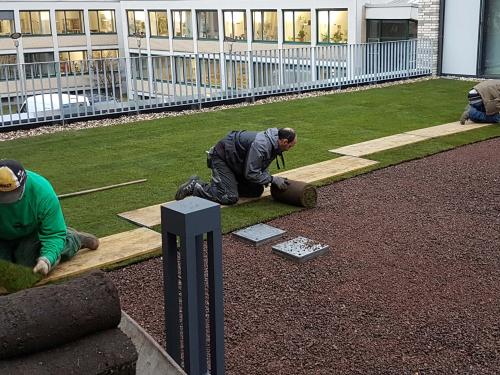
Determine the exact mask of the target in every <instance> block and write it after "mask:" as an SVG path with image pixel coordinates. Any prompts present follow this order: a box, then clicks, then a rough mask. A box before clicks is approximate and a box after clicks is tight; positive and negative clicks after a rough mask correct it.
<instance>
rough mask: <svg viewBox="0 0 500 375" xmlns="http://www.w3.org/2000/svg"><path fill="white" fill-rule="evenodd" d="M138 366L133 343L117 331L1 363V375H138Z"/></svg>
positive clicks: (99, 333) (109, 330) (106, 332)
mask: <svg viewBox="0 0 500 375" xmlns="http://www.w3.org/2000/svg"><path fill="white" fill-rule="evenodd" d="M136 362H137V351H136V349H135V346H134V344H133V343H132V340H130V338H129V337H128V336H127V335H125V334H124V333H123V332H122V331H120V330H119V329H118V328H113V329H108V330H106V331H101V332H97V333H93V334H91V335H88V336H85V337H83V338H80V339H78V340H76V341H73V342H70V343H67V344H65V345H61V346H58V347H56V348H52V349H47V350H44V351H41V352H37V353H33V354H29V355H25V356H22V357H15V358H10V359H4V360H0V374H9V375H26V374H34V375H68V374H72V375H104V374H113V375H135V374H136Z"/></svg>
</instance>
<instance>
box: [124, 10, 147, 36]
mask: <svg viewBox="0 0 500 375" xmlns="http://www.w3.org/2000/svg"><path fill="white" fill-rule="evenodd" d="M126 12H127V32H128V36H137V35H138V34H141V33H138V32H137V28H136V20H135V19H136V18H135V13H136V12H143V13H144V36H146V28H147V27H148V25H147V23H148V22H147V19H146V11H145V10H144V9H126ZM130 12H133V13H134V33H133V34H131V33H130V19H129V16H128V15H129V13H130Z"/></svg>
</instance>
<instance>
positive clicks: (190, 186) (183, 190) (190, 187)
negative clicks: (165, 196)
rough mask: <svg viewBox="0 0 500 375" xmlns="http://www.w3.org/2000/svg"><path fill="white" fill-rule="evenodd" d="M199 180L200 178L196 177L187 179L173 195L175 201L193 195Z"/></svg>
mask: <svg viewBox="0 0 500 375" xmlns="http://www.w3.org/2000/svg"><path fill="white" fill-rule="evenodd" d="M199 180H200V178H199V177H198V176H191V177H189V180H187V182H185V183H183V184H182V185H181V186H179V189H177V193H175V200H176V201H180V200H181V199H184V198H186V197H188V196H190V195H193V192H194V187H195V186H196V184H197V183H198V181H199Z"/></svg>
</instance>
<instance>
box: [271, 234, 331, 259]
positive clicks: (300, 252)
mask: <svg viewBox="0 0 500 375" xmlns="http://www.w3.org/2000/svg"><path fill="white" fill-rule="evenodd" d="M328 249H329V246H328V245H325V244H321V243H319V242H317V241H313V240H311V239H309V238H306V237H302V236H299V237H296V238H294V239H291V240H289V241H286V242H282V243H279V244H276V245H274V246H273V247H272V250H273V253H276V254H278V255H281V256H283V257H285V258H288V259H291V260H293V261H296V262H300V263H302V262H305V261H306V260H309V259H312V258H316V257H317V256H319V255H321V254H324V253H325V252H326V251H328Z"/></svg>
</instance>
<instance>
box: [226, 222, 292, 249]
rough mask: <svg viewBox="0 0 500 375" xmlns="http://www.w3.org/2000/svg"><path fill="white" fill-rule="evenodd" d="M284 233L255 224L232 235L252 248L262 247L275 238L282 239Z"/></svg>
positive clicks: (265, 225) (264, 225)
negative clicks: (249, 244) (252, 246)
mask: <svg viewBox="0 0 500 375" xmlns="http://www.w3.org/2000/svg"><path fill="white" fill-rule="evenodd" d="M285 233H286V231H284V230H283V229H279V228H275V227H272V226H270V225H267V224H256V225H252V226H250V227H247V228H244V229H240V230H237V231H235V232H233V234H234V235H235V236H236V237H238V238H240V239H242V240H244V241H246V242H250V243H251V244H252V245H254V246H259V245H263V244H265V243H268V242H270V241H272V240H275V239H277V238H281V237H283V235H284V234H285Z"/></svg>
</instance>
